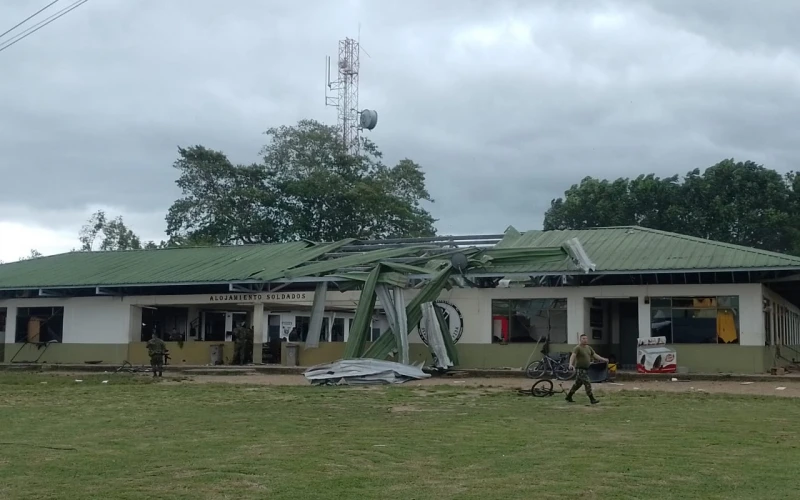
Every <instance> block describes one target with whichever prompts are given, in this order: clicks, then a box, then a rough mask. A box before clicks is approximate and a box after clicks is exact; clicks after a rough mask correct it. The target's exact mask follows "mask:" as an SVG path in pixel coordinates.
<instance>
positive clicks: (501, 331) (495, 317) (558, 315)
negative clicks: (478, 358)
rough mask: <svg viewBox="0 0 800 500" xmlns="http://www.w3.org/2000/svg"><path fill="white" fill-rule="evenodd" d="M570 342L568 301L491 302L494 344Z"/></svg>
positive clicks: (519, 300)
mask: <svg viewBox="0 0 800 500" xmlns="http://www.w3.org/2000/svg"><path fill="white" fill-rule="evenodd" d="M547 338H549V339H550V342H552V343H554V344H565V343H566V342H567V300H566V299H506V300H492V342H503V343H506V342H512V343H520V342H537V341H539V340H542V341H544V340H545V339H547Z"/></svg>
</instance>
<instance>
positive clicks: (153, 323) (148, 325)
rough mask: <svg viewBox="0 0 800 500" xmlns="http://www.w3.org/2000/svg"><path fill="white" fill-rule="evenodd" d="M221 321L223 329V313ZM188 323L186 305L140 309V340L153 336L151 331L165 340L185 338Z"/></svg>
mask: <svg viewBox="0 0 800 500" xmlns="http://www.w3.org/2000/svg"><path fill="white" fill-rule="evenodd" d="M222 321H223V326H222V329H223V330H224V321H225V316H224V314H223V316H222ZM188 324H189V309H188V308H186V307H147V308H144V309H142V337H141V338H142V342H147V341H148V340H150V339H151V338H153V333H157V334H158V337H159V338H160V339H161V340H165V341H179V340H186V334H187V331H186V330H187V326H188ZM223 338H224V337H223ZM215 340H216V339H215ZM219 340H222V338H221V339H219Z"/></svg>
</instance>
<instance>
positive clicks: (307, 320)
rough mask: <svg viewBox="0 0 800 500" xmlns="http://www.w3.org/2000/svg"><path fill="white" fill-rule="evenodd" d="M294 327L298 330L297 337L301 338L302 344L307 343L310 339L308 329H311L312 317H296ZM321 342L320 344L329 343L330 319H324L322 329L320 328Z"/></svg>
mask: <svg viewBox="0 0 800 500" xmlns="http://www.w3.org/2000/svg"><path fill="white" fill-rule="evenodd" d="M294 326H295V328H297V335H298V336H299V338H300V342H305V341H306V339H307V338H308V329H309V328H310V327H311V317H310V316H295V317H294ZM319 341H320V342H328V317H327V316H326V317H324V318H322V327H321V328H320V332H319Z"/></svg>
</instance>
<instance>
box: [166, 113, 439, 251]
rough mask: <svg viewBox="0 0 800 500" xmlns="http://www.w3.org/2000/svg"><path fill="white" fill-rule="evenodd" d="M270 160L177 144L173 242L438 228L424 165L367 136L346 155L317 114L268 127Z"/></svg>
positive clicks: (402, 233)
mask: <svg viewBox="0 0 800 500" xmlns="http://www.w3.org/2000/svg"><path fill="white" fill-rule="evenodd" d="M266 135H267V136H268V137H269V142H268V143H267V145H266V146H264V148H263V149H262V151H261V154H262V156H263V161H262V162H261V163H258V164H253V165H234V164H233V163H232V162H231V161H230V160H228V158H227V157H226V156H225V155H224V154H223V153H221V152H219V151H213V150H210V149H208V148H205V147H203V146H193V147H190V148H179V150H178V153H179V158H178V160H177V161H176V162H175V164H174V166H175V168H176V169H178V170H179V172H180V177H179V179H178V181H177V184H178V186H179V187H180V188H181V191H182V197H181V198H180V199H178V200H177V201H176V202H175V203H174V204H173V205H172V207H171V208H170V209H169V213H168V214H167V234H168V235H169V236H170V238H171V240H174V241H199V242H202V243H204V244H211V243H213V244H237V243H267V242H279V241H292V240H298V239H308V240H313V241H333V240H338V239H343V238H348V237H355V238H360V239H373V238H374V239H378V238H389V237H414V236H429V235H433V234H435V229H434V227H433V223H434V222H435V220H434V219H433V217H431V215H430V214H429V213H428V212H427V211H426V210H425V208H424V207H423V206H422V203H423V202H425V201H428V202H431V201H433V200H432V199H431V197H430V195H429V193H428V191H427V189H426V187H425V174H424V173H423V171H422V168H421V167H420V166H419V165H418V164H416V163H414V162H413V161H411V160H409V159H404V160H402V161H400V162H399V163H398V164H397V165H395V166H393V167H389V166H386V165H384V164H383V163H382V155H381V152H380V151H379V150H378V148H377V147H376V146H375V144H373V143H372V142H370V141H369V140H365V139H362V141H363V142H362V153H361V154H360V155H358V156H352V155H349V154H347V152H346V150H345V148H344V147H343V145H342V142H341V140H340V139H339V137H338V134H337V131H336V128H335V127H331V126H326V125H323V124H321V123H319V122H316V121H313V120H303V121H301V122H299V123H298V124H297V125H295V126H291V127H289V126H283V127H277V128H271V129H269V130H268V131H267V132H266Z"/></svg>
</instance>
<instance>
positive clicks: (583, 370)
mask: <svg viewBox="0 0 800 500" xmlns="http://www.w3.org/2000/svg"><path fill="white" fill-rule="evenodd" d="M572 352H573V354H574V355H575V383H574V384H572V388H571V389H570V390H569V392H568V393H567V401H569V402H570V403H571V402H572V396H573V395H575V392H576V391H577V390H578V389H580V388H581V386H583V387H584V388H585V389H586V395H587V396H589V401H591V402H592V404H595V403H597V400H596V399H595V398H594V393H593V392H592V383H591V382H590V381H589V366H590V365H591V362H592V359H594V357H595V356H596V354H595V352H594V349H592V347H591V346H589V345H578V346H575V348H574V349H573V350H572Z"/></svg>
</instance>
